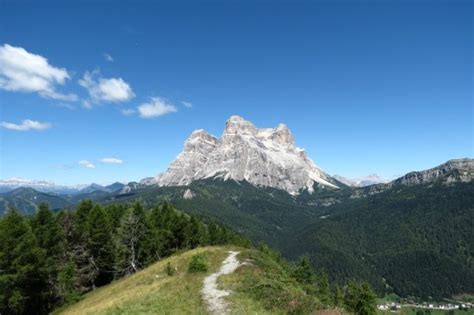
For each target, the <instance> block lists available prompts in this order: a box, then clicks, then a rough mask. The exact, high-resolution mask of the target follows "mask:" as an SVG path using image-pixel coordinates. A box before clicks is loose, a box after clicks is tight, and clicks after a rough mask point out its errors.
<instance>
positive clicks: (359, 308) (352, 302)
mask: <svg viewBox="0 0 474 315" xmlns="http://www.w3.org/2000/svg"><path fill="white" fill-rule="evenodd" d="M375 298H376V295H375V293H374V292H373V290H372V288H371V287H370V285H369V284H368V283H362V284H360V283H357V282H355V281H351V282H349V284H348V285H347V290H346V294H345V296H344V304H345V306H346V309H347V310H348V311H350V312H352V313H354V314H356V315H374V314H376V313H377V311H376V299H375Z"/></svg>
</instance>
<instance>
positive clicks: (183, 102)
mask: <svg viewBox="0 0 474 315" xmlns="http://www.w3.org/2000/svg"><path fill="white" fill-rule="evenodd" d="M181 104H183V105H184V107H186V108H191V107H193V103H191V102H186V101H181Z"/></svg>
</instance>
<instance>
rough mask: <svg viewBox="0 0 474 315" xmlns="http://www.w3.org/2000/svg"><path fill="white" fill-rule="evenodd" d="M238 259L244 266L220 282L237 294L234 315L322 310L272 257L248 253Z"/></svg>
mask: <svg viewBox="0 0 474 315" xmlns="http://www.w3.org/2000/svg"><path fill="white" fill-rule="evenodd" d="M238 259H239V260H240V261H241V262H244V265H243V266H241V267H240V268H239V269H237V270H236V271H235V272H234V273H232V274H229V275H226V276H223V277H221V278H219V283H220V284H221V285H222V286H224V287H225V288H228V289H230V290H232V291H233V294H232V295H230V296H229V301H230V302H231V305H232V314H309V313H312V312H313V311H314V310H315V309H316V308H317V307H318V306H319V302H318V301H317V300H316V299H315V298H314V297H311V296H309V295H308V294H306V293H305V291H304V290H303V289H302V288H301V286H300V285H299V284H297V283H296V282H295V280H293V279H292V278H291V277H290V276H289V274H288V270H286V269H285V268H284V267H283V266H282V265H281V264H279V263H277V262H276V261H275V260H274V259H273V258H271V257H270V256H269V255H267V254H265V253H263V252H261V251H258V250H255V249H247V250H243V251H242V252H241V253H240V255H239V256H238Z"/></svg>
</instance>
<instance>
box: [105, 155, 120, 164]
mask: <svg viewBox="0 0 474 315" xmlns="http://www.w3.org/2000/svg"><path fill="white" fill-rule="evenodd" d="M100 162H101V163H106V164H122V163H123V160H121V159H117V158H113V157H107V158H102V159H100Z"/></svg>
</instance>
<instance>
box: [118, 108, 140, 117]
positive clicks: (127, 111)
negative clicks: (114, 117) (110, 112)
mask: <svg viewBox="0 0 474 315" xmlns="http://www.w3.org/2000/svg"><path fill="white" fill-rule="evenodd" d="M120 112H121V113H122V115H125V116H131V115H133V114H135V113H136V112H137V111H136V110H134V109H133V108H123V109H121V110H120Z"/></svg>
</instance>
